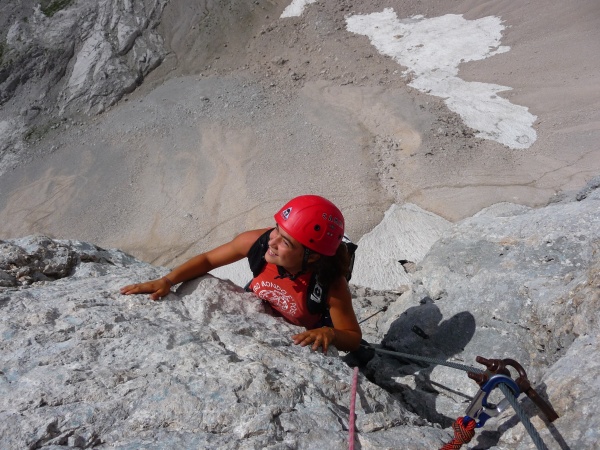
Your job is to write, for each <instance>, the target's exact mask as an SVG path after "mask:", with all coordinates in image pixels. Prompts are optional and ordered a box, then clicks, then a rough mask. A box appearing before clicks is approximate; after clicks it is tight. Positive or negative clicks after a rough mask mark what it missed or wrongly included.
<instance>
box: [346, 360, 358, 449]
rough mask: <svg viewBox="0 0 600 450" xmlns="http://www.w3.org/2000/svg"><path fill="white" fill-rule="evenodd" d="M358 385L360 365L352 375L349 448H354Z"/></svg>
mask: <svg viewBox="0 0 600 450" xmlns="http://www.w3.org/2000/svg"><path fill="white" fill-rule="evenodd" d="M357 385H358V366H357V367H355V368H354V374H353V375H352V390H351V393H350V418H349V420H348V423H349V425H348V450H354V416H355V414H354V404H355V403H356V387H357Z"/></svg>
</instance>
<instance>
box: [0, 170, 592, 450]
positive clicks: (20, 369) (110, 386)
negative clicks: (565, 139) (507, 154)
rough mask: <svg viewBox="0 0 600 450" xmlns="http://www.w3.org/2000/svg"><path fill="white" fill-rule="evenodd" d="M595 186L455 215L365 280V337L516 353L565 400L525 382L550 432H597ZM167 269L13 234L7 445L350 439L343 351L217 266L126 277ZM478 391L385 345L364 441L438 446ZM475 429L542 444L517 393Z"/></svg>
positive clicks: (576, 438) (363, 410)
mask: <svg viewBox="0 0 600 450" xmlns="http://www.w3.org/2000/svg"><path fill="white" fill-rule="evenodd" d="M596 181H597V180H596ZM597 184H598V183H592V184H590V186H588V188H587V189H586V190H583V191H582V192H581V193H580V194H579V196H578V200H576V199H570V200H569V199H565V200H563V201H562V202H559V203H555V204H551V205H549V206H547V207H545V208H541V209H530V208H526V207H522V206H518V205H512V204H499V205H496V206H493V207H491V208H489V209H487V210H484V211H482V212H481V213H479V214H477V215H475V216H474V217H472V218H469V219H467V220H465V221H463V222H461V223H459V224H456V225H454V226H452V227H450V228H449V229H448V230H447V231H446V232H445V233H443V235H442V237H441V238H440V239H439V240H437V241H436V242H435V243H434V244H433V246H432V247H431V249H430V250H429V252H428V253H427V254H426V255H425V257H424V258H423V259H422V260H421V261H420V262H419V263H418V264H417V265H416V267H415V270H414V271H413V272H412V273H411V275H410V280H409V284H408V290H407V291H406V292H403V293H401V292H399V291H373V290H371V289H368V288H366V287H360V286H353V294H354V297H355V306H356V309H357V313H358V315H359V317H360V318H361V319H363V318H367V317H369V316H370V315H372V314H373V313H376V312H379V313H378V314H376V315H375V316H373V317H372V318H370V319H368V320H366V321H365V322H364V323H363V325H362V326H363V329H364V337H365V338H366V339H367V340H368V341H369V342H372V343H374V344H378V345H381V346H383V347H384V348H386V349H388V350H398V351H402V352H407V353H412V354H419V355H426V356H429V357H433V358H437V359H440V360H449V361H454V362H461V363H463V364H467V365H471V366H477V364H475V361H474V359H475V356H477V355H481V356H485V357H487V358H513V359H515V360H517V361H519V362H520V363H521V364H522V365H523V366H524V367H525V368H526V370H527V371H528V375H529V379H530V380H531V382H532V384H533V386H534V387H535V388H536V390H537V391H538V392H539V393H540V395H542V397H544V398H546V399H547V400H548V401H549V402H550V403H551V404H552V405H553V407H554V408H555V409H556V411H557V412H558V414H559V415H560V418H559V419H558V420H556V421H555V422H553V423H552V424H550V423H549V422H548V421H547V420H545V419H544V417H543V415H542V414H541V413H540V412H539V410H537V408H536V407H535V406H534V405H533V404H532V403H531V402H530V401H529V400H528V399H527V397H525V396H524V395H522V397H521V400H520V402H521V405H522V406H523V408H524V409H525V410H526V411H527V413H528V414H529V415H530V416H531V418H532V422H533V424H534V426H535V427H536V429H537V430H538V431H539V432H540V435H541V437H542V439H543V440H544V442H545V443H546V445H547V446H548V448H561V449H564V448H573V449H575V448H577V449H592V448H595V446H596V444H597V442H598V439H599V436H598V430H599V429H600V422H599V420H600V419H599V416H598V414H597V412H596V408H595V406H594V402H595V400H594V399H595V398H596V396H597V395H598V394H599V393H600V384H598V379H597V377H596V374H597V370H598V363H597V360H596V358H595V356H596V355H597V353H598V350H599V347H600V341H599V339H598V331H599V325H598V318H599V317H598V311H599V308H598V302H599V301H600V296H599V288H600V279H599V273H600V232H599V230H600V215H599V214H598V211H599V210H600V190H597V189H595V187H597ZM390 217H392V215H390ZM397 226H398V229H403V227H406V224H402V223H397ZM392 229H393V223H389V224H388V230H392ZM386 237H387V236H385V235H382V236H381V238H382V239H386ZM165 270H166V269H164V268H160V267H153V266H150V265H148V264H145V263H142V262H139V261H137V260H135V259H134V258H132V257H130V256H128V255H126V254H124V253H122V252H120V251H117V250H103V249H101V248H99V247H96V246H94V245H92V244H86V243H83V242H77V241H64V240H63V241H60V240H51V239H48V238H45V237H42V236H32V237H27V238H22V239H17V240H10V241H3V242H2V243H1V245H0V280H1V281H0V283H2V286H3V287H2V288H1V289H2V290H1V292H0V310H1V311H2V314H1V319H0V336H1V341H0V392H1V395H0V405H1V406H0V441H1V443H2V448H42V447H44V448H66V447H79V448H90V447H95V448H120V449H126V448H231V449H233V448H253V449H262V448H272V449H284V448H306V449H323V448H330V449H337V448H339V449H342V448H347V446H348V442H347V435H348V431H347V429H348V425H349V422H348V418H349V400H350V383H351V375H352V370H351V369H350V368H349V367H348V366H347V365H346V364H345V363H344V362H343V361H342V359H341V358H340V357H339V355H338V354H337V352H335V351H333V352H332V353H331V354H330V355H327V356H324V355H322V354H320V353H312V352H310V351H309V350H308V349H306V348H298V347H295V346H293V345H291V341H290V339H289V336H290V335H291V334H293V333H295V332H296V331H298V328H296V327H294V326H292V325H289V324H287V323H284V322H283V321H282V320H281V319H279V318H275V317H272V316H271V315H270V314H269V312H268V311H267V310H266V309H265V308H264V306H263V305H262V304H261V303H260V302H259V301H257V300H256V299H255V298H254V297H253V296H252V294H249V293H244V292H243V291H242V290H241V289H240V288H239V287H237V286H234V285H232V284H231V283H230V282H227V281H220V280H219V279H217V278H213V277H210V276H208V277H204V278H201V279H198V280H194V281H192V282H188V283H185V284H183V285H181V286H179V287H178V289H177V291H176V292H174V293H173V294H171V295H169V296H168V297H166V298H165V299H164V300H163V301H159V302H152V301H150V300H148V299H147V298H145V297H144V296H135V297H126V296H121V295H120V294H119V293H118V288H119V287H120V286H122V285H124V284H127V283H130V282H135V281H141V280H145V279H149V278H153V277H158V276H160V275H161V274H163V273H164V272H165ZM382 309H385V311H383V312H382V311H381V310H382ZM415 326H417V327H418V328H419V329H420V330H421V333H419V334H415V332H414V331H413V330H414V327H415ZM476 391H477V386H476V385H475V383H474V382H473V381H471V380H469V379H468V378H467V377H466V375H465V374H464V372H462V371H458V370H454V369H451V368H448V367H444V366H442V365H432V366H427V365H423V364H417V363H415V362H413V361H409V360H406V359H398V358H394V357H391V356H387V355H383V354H378V355H376V356H375V357H374V358H373V359H372V360H371V361H370V362H369V364H368V366H367V367H365V368H363V369H362V374H361V375H360V376H359V389H358V398H357V403H356V408H357V410H356V411H357V412H356V414H357V415H356V419H357V422H356V426H357V442H358V443H359V444H360V448H363V449H369V448H372V449H375V448H377V449H382V448H389V449H392V448H411V449H432V448H439V447H440V446H441V444H442V443H443V442H446V441H448V440H449V439H450V438H451V430H450V429H449V428H448V427H449V424H450V423H451V422H452V421H453V420H454V419H455V418H456V417H458V416H460V415H462V414H464V409H465V407H466V405H467V404H468V402H469V399H470V396H472V395H474V394H475V393H476ZM474 442H477V447H476V448H498V449H526V448H533V444H532V441H531V438H530V436H529V435H528V434H527V432H526V430H525V429H524V427H523V425H522V424H521V423H519V420H518V419H517V418H516V416H515V414H514V411H512V410H511V409H510V408H509V409H508V410H507V411H505V412H503V413H502V414H501V416H500V417H499V418H497V419H493V420H490V421H489V422H488V423H487V424H486V426H485V427H484V428H483V429H481V430H478V432H477V434H476V437H475V441H474Z"/></svg>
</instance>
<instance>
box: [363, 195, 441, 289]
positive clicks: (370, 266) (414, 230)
mask: <svg viewBox="0 0 600 450" xmlns="http://www.w3.org/2000/svg"><path fill="white" fill-rule="evenodd" d="M450 226H451V223H450V222H448V221H447V220H446V219H444V218H442V217H440V216H438V215H436V214H433V213H430V212H428V211H425V210H424V209H421V208H419V207H418V206H416V205H413V204H410V203H407V204H404V205H401V206H400V205H392V206H391V207H390V208H389V209H388V210H387V211H386V213H385V216H384V218H383V220H382V221H381V223H380V224H379V225H377V226H376V227H375V228H374V229H373V230H372V231H370V232H369V233H367V234H365V235H364V236H363V237H362V238H361V239H360V241H359V242H358V249H357V250H356V261H355V263H354V271H353V275H352V283H353V284H356V285H359V286H365V287H369V288H371V289H377V290H398V289H399V288H400V287H401V286H402V285H408V284H410V282H411V280H412V278H411V275H410V273H411V272H413V269H414V266H415V264H417V263H419V262H421V260H422V259H423V257H424V256H425V255H426V254H427V252H428V251H429V249H430V248H431V246H432V245H433V243H434V242H435V241H437V240H438V239H439V238H440V237H441V236H442V235H443V233H444V232H445V231H446V230H448V229H449V228H450Z"/></svg>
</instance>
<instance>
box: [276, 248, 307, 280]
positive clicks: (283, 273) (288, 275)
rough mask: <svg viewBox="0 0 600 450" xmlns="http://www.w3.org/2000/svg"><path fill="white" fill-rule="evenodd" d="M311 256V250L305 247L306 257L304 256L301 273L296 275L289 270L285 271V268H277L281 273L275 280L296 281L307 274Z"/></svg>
mask: <svg viewBox="0 0 600 450" xmlns="http://www.w3.org/2000/svg"><path fill="white" fill-rule="evenodd" d="M310 254H311V251H310V249H308V248H306V247H304V256H302V269H300V272H298V273H296V274H291V273H289V272H288V271H287V270H285V269H284V268H283V267H281V266H277V272H279V275H278V276H276V277H275V279H277V278H289V279H290V280H295V279H296V278H298V277H299V276H300V275H302V274H305V273H306V270H307V269H308V258H309V257H310Z"/></svg>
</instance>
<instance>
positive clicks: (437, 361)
mask: <svg viewBox="0 0 600 450" xmlns="http://www.w3.org/2000/svg"><path fill="white" fill-rule="evenodd" d="M363 347H365V348H372V349H373V350H375V351H376V352H377V353H383V354H385V355H392V356H401V357H403V358H407V359H413V360H416V361H423V362H426V363H429V364H438V365H441V366H447V367H452V368H454V369H458V370H464V371H465V372H473V373H484V371H483V370H481V369H478V368H476V367H471V366H467V365H464V364H458V363H453V362H450V361H446V360H443V359H435V358H428V357H427V356H417V355H411V354H409V353H401V352H392V351H390V350H383V349H381V348H375V347H368V346H366V345H363Z"/></svg>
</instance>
